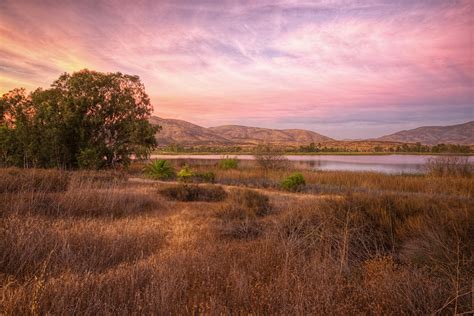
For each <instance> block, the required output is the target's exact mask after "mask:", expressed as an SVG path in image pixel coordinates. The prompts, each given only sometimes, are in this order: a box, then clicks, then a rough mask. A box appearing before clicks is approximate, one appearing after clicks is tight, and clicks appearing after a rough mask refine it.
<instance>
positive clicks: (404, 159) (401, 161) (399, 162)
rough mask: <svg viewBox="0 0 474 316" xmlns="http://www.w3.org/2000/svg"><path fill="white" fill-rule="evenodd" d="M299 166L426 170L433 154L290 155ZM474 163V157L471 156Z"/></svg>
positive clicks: (393, 171) (207, 157)
mask: <svg viewBox="0 0 474 316" xmlns="http://www.w3.org/2000/svg"><path fill="white" fill-rule="evenodd" d="M223 157H224V156H223V155H152V156H151V158H152V159H186V160H198V161H201V162H204V163H215V162H216V160H219V159H222V158H223ZM230 157H236V158H238V159H240V160H246V161H251V160H254V157H253V156H252V155H235V156H233V155H230ZM286 157H287V158H288V160H290V161H293V162H295V163H296V164H297V165H298V166H300V167H304V168H308V169H313V170H340V171H373V172H382V173H390V174H400V173H423V172H424V168H423V167H424V165H425V163H426V161H427V160H428V159H430V158H435V157H439V156H433V155H314V156H311V155H288V156H286ZM468 159H469V162H470V163H474V157H473V156H470V157H468Z"/></svg>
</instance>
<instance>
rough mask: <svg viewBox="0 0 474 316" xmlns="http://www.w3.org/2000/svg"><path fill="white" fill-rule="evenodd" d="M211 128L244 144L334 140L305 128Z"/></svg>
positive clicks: (298, 143)
mask: <svg viewBox="0 0 474 316" xmlns="http://www.w3.org/2000/svg"><path fill="white" fill-rule="evenodd" d="M209 130H211V131H213V132H216V133H217V134H219V135H221V136H223V137H225V138H227V139H230V140H232V141H234V142H237V143H242V144H259V143H270V144H275V145H307V144H310V143H316V144H317V143H322V142H327V141H332V140H333V139H332V138H329V137H327V136H324V135H321V134H318V133H316V132H312V131H308V130H303V129H269V128H260V127H247V126H240V125H224V126H217V127H210V128H209Z"/></svg>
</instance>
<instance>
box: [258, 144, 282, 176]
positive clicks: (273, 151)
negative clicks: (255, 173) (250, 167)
mask: <svg viewBox="0 0 474 316" xmlns="http://www.w3.org/2000/svg"><path fill="white" fill-rule="evenodd" d="M254 158H255V161H256V163H257V165H258V166H259V167H260V168H262V169H263V170H278V169H285V168H287V167H288V159H287V158H286V157H285V156H284V154H283V152H282V151H281V150H280V149H278V148H276V147H274V146H272V145H259V146H257V147H256V148H255V150H254Z"/></svg>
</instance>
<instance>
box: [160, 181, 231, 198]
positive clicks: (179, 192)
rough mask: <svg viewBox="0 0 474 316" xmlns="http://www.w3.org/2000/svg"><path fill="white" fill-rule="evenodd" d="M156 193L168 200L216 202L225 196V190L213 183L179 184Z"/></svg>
mask: <svg viewBox="0 0 474 316" xmlns="http://www.w3.org/2000/svg"><path fill="white" fill-rule="evenodd" d="M158 193H159V194H161V195H162V196H164V197H166V198H168V199H169V200H176V201H183V202H190V201H204V202H218V201H222V200H224V199H225V198H226V197H227V193H226V192H225V190H224V189H223V188H222V187H220V186H215V185H197V184H190V185H188V184H180V185H177V186H173V187H169V188H164V189H161V190H160V191H159V192H158Z"/></svg>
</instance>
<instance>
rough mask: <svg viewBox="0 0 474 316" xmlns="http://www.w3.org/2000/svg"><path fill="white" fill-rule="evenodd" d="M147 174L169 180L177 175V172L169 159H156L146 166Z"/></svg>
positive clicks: (154, 177)
mask: <svg viewBox="0 0 474 316" xmlns="http://www.w3.org/2000/svg"><path fill="white" fill-rule="evenodd" d="M144 171H145V174H146V175H147V176H148V177H150V178H152V179H155V180H167V179H172V178H174V177H175V176H176V172H175V171H174V169H173V167H172V166H171V164H170V163H169V162H168V161H167V160H163V159H160V160H155V161H153V162H151V163H149V164H148V165H146V166H145V168H144Z"/></svg>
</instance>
